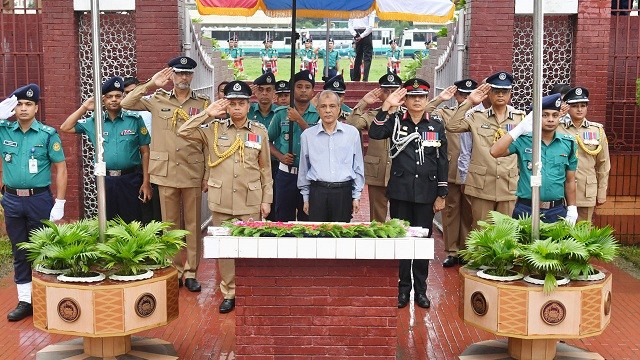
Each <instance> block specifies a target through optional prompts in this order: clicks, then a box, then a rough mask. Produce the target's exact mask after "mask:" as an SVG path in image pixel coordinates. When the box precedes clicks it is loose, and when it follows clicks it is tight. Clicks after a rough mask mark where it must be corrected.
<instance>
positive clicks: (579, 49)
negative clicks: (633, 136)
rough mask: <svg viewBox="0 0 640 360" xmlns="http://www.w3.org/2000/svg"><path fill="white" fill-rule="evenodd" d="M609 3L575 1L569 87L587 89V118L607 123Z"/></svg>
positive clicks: (595, 0)
mask: <svg viewBox="0 0 640 360" xmlns="http://www.w3.org/2000/svg"><path fill="white" fill-rule="evenodd" d="M610 22H611V1H610V0H579V1H578V15H577V19H576V32H575V41H574V46H575V49H574V56H573V66H572V69H571V75H572V78H571V80H572V81H571V84H572V85H575V86H578V85H579V86H584V87H586V88H587V89H589V114H588V116H587V117H588V118H589V119H593V120H595V121H597V122H601V123H606V122H607V120H608V119H607V89H608V81H609V76H608V75H609V73H608V66H609V61H608V59H609V50H610V49H609V42H610V41H611V39H610V36H609V34H610V27H609V24H610Z"/></svg>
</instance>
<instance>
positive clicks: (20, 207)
mask: <svg viewBox="0 0 640 360" xmlns="http://www.w3.org/2000/svg"><path fill="white" fill-rule="evenodd" d="M39 100H40V88H39V87H38V85H36V84H29V85H26V86H23V87H21V88H19V89H17V90H16V91H14V92H13V93H12V94H11V95H10V96H9V97H8V98H7V99H5V100H4V101H2V102H1V103H0V119H7V118H9V117H11V116H12V115H13V114H14V113H15V115H16V118H17V121H8V120H0V141H1V142H2V145H1V146H2V184H0V186H1V187H2V192H3V194H4V196H3V197H2V207H3V208H4V221H5V224H6V228H7V235H9V240H11V250H12V253H13V270H14V276H13V280H14V282H15V283H16V285H17V288H18V306H17V307H16V308H15V309H14V310H12V311H11V312H10V313H9V314H8V315H7V319H8V320H9V321H19V320H22V319H24V318H26V317H28V316H31V315H32V314H33V307H32V306H31V264H30V263H29V261H27V252H26V251H25V250H22V249H18V248H17V246H16V245H17V244H19V243H22V242H26V241H28V236H29V233H30V232H31V231H33V230H35V229H38V228H40V227H42V222H41V221H42V220H44V219H49V220H51V221H58V220H60V219H62V217H63V216H64V204H65V194H66V190H67V165H66V162H65V159H64V152H63V151H62V144H61V142H60V137H59V136H58V133H56V130H55V129H54V128H52V127H50V126H46V125H44V124H42V123H41V122H40V121H38V120H36V113H37V112H38V101H39ZM52 168H53V169H55V174H56V196H55V203H54V197H53V195H52V193H51V187H50V185H51V169H52Z"/></svg>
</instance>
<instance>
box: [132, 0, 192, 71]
mask: <svg viewBox="0 0 640 360" xmlns="http://www.w3.org/2000/svg"><path fill="white" fill-rule="evenodd" d="M178 18H179V17H178V2H177V1H175V0H174V1H168V0H160V1H158V0H136V58H137V60H138V73H137V76H138V79H140V81H145V80H146V79H149V78H151V77H152V76H153V74H155V73H156V72H158V71H160V70H162V69H163V68H164V67H165V66H166V64H167V61H168V60H169V59H171V58H173V57H176V56H178V55H181V54H182V40H181V39H180V27H179V26H180V24H179V22H178Z"/></svg>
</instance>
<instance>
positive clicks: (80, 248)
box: [18, 219, 104, 282]
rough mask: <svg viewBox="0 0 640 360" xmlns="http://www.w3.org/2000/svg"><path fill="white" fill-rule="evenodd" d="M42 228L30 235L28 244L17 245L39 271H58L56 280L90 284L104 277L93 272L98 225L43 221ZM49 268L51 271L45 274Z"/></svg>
mask: <svg viewBox="0 0 640 360" xmlns="http://www.w3.org/2000/svg"><path fill="white" fill-rule="evenodd" d="M43 223H44V225H45V226H44V227H43V228H41V229H39V230H35V231H33V232H32V233H31V236H30V241H27V242H24V243H20V244H18V247H20V248H21V249H24V250H27V258H28V259H29V260H30V261H32V262H33V263H34V265H36V267H37V269H40V271H43V272H49V273H51V272H61V274H60V275H59V276H58V280H60V281H66V282H94V281H101V280H102V279H104V274H102V273H99V272H96V271H95V270H94V269H95V267H96V265H97V263H98V260H99V259H100V255H99V253H98V250H97V248H96V246H97V243H98V230H97V229H98V226H97V221H96V220H95V219H90V220H80V221H78V222H75V223H69V224H56V223H54V222H51V221H48V220H44V221H43ZM46 269H52V270H53V271H47V270H46Z"/></svg>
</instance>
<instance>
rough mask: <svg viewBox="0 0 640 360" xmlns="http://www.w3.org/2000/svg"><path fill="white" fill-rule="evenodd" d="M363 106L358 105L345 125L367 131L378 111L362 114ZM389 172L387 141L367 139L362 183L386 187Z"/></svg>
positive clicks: (389, 160)
mask: <svg viewBox="0 0 640 360" xmlns="http://www.w3.org/2000/svg"><path fill="white" fill-rule="evenodd" d="M364 107H365V105H363V104H362V103H358V105H356V107H355V108H353V112H352V113H351V115H349V116H348V117H347V120H346V123H347V124H349V125H353V126H355V127H356V128H357V129H358V130H364V129H367V130H368V129H369V126H371V123H372V122H373V120H374V119H375V118H376V115H377V114H378V111H380V109H379V108H378V109H374V110H368V111H367V112H364V111H363V109H364ZM390 172H391V158H389V139H384V140H375V139H369V146H368V147H367V153H366V155H365V156H364V181H365V183H366V184H368V185H373V186H387V183H388V182H389V174H390Z"/></svg>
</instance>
